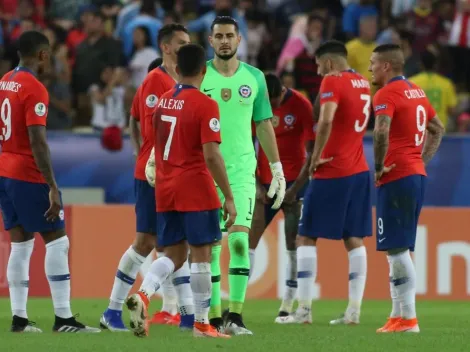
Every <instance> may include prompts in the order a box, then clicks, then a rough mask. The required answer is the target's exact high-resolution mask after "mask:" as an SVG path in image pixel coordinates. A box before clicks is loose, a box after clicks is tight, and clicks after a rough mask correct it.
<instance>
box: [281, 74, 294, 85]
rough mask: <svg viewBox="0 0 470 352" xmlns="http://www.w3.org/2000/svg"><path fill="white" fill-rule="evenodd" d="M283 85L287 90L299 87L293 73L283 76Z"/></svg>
mask: <svg viewBox="0 0 470 352" xmlns="http://www.w3.org/2000/svg"><path fill="white" fill-rule="evenodd" d="M281 82H282V85H283V86H284V87H286V88H292V89H294V88H295V87H296V86H297V85H296V84H295V77H294V75H293V74H292V73H289V72H283V73H282V74H281Z"/></svg>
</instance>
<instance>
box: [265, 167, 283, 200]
mask: <svg viewBox="0 0 470 352" xmlns="http://www.w3.org/2000/svg"><path fill="white" fill-rule="evenodd" d="M269 166H270V167H271V173H272V174H273V180H272V181H271V186H269V190H268V197H269V198H273V197H274V195H276V201H275V202H274V204H273V206H272V207H271V208H272V209H279V208H280V207H281V204H282V202H283V201H284V196H285V195H286V179H285V178H284V172H283V171H282V164H281V162H280V161H277V162H275V163H270V164H269Z"/></svg>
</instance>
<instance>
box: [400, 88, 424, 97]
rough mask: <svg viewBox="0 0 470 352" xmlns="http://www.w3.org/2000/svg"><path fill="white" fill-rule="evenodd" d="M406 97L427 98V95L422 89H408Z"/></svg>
mask: <svg viewBox="0 0 470 352" xmlns="http://www.w3.org/2000/svg"><path fill="white" fill-rule="evenodd" d="M405 96H406V97H407V98H408V99H420V98H426V94H424V91H423V90H422V89H407V90H405Z"/></svg>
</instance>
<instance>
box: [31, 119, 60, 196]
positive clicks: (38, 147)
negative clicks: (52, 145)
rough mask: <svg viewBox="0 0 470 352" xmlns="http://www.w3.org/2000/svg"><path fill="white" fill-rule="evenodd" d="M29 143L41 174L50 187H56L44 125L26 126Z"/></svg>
mask: <svg viewBox="0 0 470 352" xmlns="http://www.w3.org/2000/svg"><path fill="white" fill-rule="evenodd" d="M28 135H29V143H30V144H31V150H32V152H33V156H34V161H35V162H36V165H37V167H38V169H39V171H41V174H42V176H43V177H44V179H45V180H46V182H47V184H48V185H49V187H50V188H52V189H57V188H58V187H57V183H56V181H55V177H54V171H53V170H52V162H51V153H50V150H49V146H48V145H47V138H46V126H44V125H31V126H28Z"/></svg>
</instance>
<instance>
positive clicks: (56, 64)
mask: <svg viewBox="0 0 470 352" xmlns="http://www.w3.org/2000/svg"><path fill="white" fill-rule="evenodd" d="M43 33H44V35H45V36H46V37H47V39H48V40H49V44H50V46H51V51H52V52H51V54H52V55H51V56H52V57H51V64H52V67H51V75H52V77H53V78H54V81H57V82H59V83H64V84H70V81H71V75H72V74H71V72H70V66H69V62H68V49H67V46H66V45H65V44H63V43H58V42H57V35H56V33H55V31H54V30H53V29H52V28H46V29H45V30H44V31H43Z"/></svg>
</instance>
